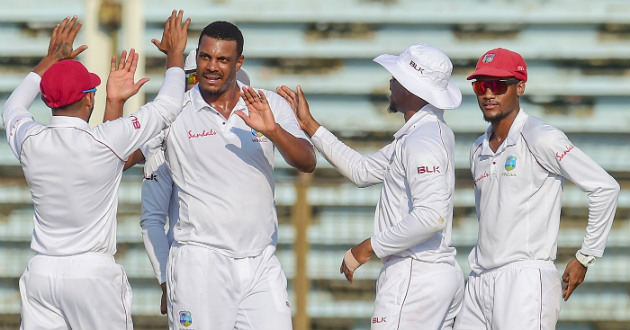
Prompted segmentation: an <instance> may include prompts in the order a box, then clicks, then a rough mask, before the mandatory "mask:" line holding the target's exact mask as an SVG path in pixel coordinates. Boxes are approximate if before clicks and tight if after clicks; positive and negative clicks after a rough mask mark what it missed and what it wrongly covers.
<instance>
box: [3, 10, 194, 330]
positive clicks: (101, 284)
mask: <svg viewBox="0 0 630 330" xmlns="http://www.w3.org/2000/svg"><path fill="white" fill-rule="evenodd" d="M182 15H183V12H181V11H180V12H179V13H177V12H175V11H174V12H173V14H172V15H171V17H170V18H169V19H168V20H167V22H166V24H165V28H164V34H163V36H162V40H161V41H160V40H153V43H154V44H155V45H156V46H157V47H158V49H160V50H161V51H162V52H164V53H166V55H167V70H166V74H165V80H164V83H163V85H162V87H161V88H160V91H159V93H158V96H157V97H156V99H155V100H154V101H153V102H151V103H148V104H146V105H144V106H143V107H142V108H141V109H140V110H139V111H137V112H136V113H134V114H133V115H131V116H129V117H125V118H120V119H118V120H114V121H108V122H106V123H104V124H101V125H98V126H96V127H94V128H90V126H89V125H88V120H89V118H90V116H91V114H92V110H93V109H94V100H95V99H94V95H95V92H96V88H97V86H99V85H100V82H101V80H100V78H99V77H98V76H97V75H96V74H93V73H90V72H88V70H87V69H86V68H85V67H84V66H83V65H82V64H81V63H80V62H78V61H76V60H74V58H75V57H76V56H77V55H79V54H80V53H81V52H83V51H84V50H85V49H86V48H87V46H85V45H83V46H80V47H79V48H77V49H74V48H73V41H74V39H75V37H76V35H77V33H78V32H79V29H80V28H81V23H78V22H77V17H76V16H75V17H73V18H72V19H69V18H66V19H64V20H63V21H62V22H61V24H59V25H57V26H56V27H55V28H54V30H53V33H52V37H51V41H50V45H49V48H48V55H47V56H46V57H44V59H43V60H42V61H41V62H40V63H39V64H38V65H37V66H36V67H35V69H34V70H33V72H31V73H30V74H29V75H28V76H27V77H26V78H25V79H24V80H23V81H22V83H21V84H20V85H19V86H18V87H17V88H16V90H15V91H14V92H13V93H12V94H11V96H10V97H9V99H8V100H7V102H6V104H5V106H4V108H3V112H2V119H3V121H4V126H5V127H6V128H7V130H6V132H7V140H8V142H9V145H10V147H11V150H12V151H13V153H14V154H15V156H16V157H17V158H18V159H19V161H20V164H21V165H22V169H23V171H24V176H25V178H26V181H27V183H28V185H29V188H30V191H31V196H32V199H33V205H34V211H35V215H34V219H33V224H34V229H33V238H32V240H31V248H32V249H33V250H34V251H35V252H36V255H35V256H34V257H33V258H32V259H31V260H30V261H29V263H28V266H27V268H26V270H25V271H24V273H23V275H22V277H21V278H20V293H21V298H22V302H21V313H22V322H21V329H25V330H28V329H133V325H132V320H131V315H130V308H131V289H130V286H129V283H128V281H127V276H126V274H125V272H124V270H123V269H122V267H121V266H120V265H118V264H116V263H115V261H114V253H115V252H116V211H117V204H118V198H117V193H118V187H119V185H120V180H121V176H122V171H123V165H124V162H125V160H126V158H127V157H128V156H129V155H130V154H131V153H132V152H133V151H134V150H136V149H137V148H138V147H139V146H140V145H142V144H143V143H145V142H146V141H148V140H149V139H150V138H152V137H153V136H155V135H156V134H158V133H159V132H160V131H161V130H162V129H163V128H165V127H166V126H167V125H168V124H169V123H171V122H172V121H173V120H174V119H175V117H176V116H177V115H178V113H179V112H180V111H181V102H182V94H183V89H184V71H183V70H182V67H183V55H182V52H183V50H184V48H185V46H186V37H187V28H188V25H189V24H190V20H187V21H186V22H185V23H184V24H182ZM125 54H126V52H123V56H122V58H121V63H120V65H119V66H118V68H116V59H115V58H113V59H112V68H111V69H112V72H111V73H110V76H109V80H108V83H107V91H108V98H110V99H113V102H112V104H110V103H108V107H109V106H110V105H111V106H114V107H116V106H120V107H121V106H122V104H123V103H124V102H125V101H126V100H127V99H128V98H129V97H131V96H132V95H134V94H136V93H137V92H138V90H139V89H140V87H141V86H142V84H144V83H145V82H146V81H147V80H148V79H142V80H141V81H139V82H137V83H134V73H135V69H136V67H137V62H138V55H137V54H135V52H133V51H132V52H130V55H129V57H128V58H125V57H126V56H125ZM40 90H41V95H42V99H43V101H44V102H45V103H46V105H47V106H49V107H50V108H51V109H52V118H51V119H50V122H49V124H48V125H46V126H45V125H42V124H39V123H37V122H35V121H34V119H33V116H32V115H31V114H30V113H29V112H28V109H29V107H30V106H31V104H32V103H33V101H34V100H35V97H36V96H37V94H38V93H39V91H40ZM109 110H112V109H107V110H106V112H107V111H109Z"/></svg>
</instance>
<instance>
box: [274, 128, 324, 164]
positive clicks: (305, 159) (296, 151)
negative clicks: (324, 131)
mask: <svg viewBox="0 0 630 330" xmlns="http://www.w3.org/2000/svg"><path fill="white" fill-rule="evenodd" d="M267 138H268V139H269V140H271V142H273V144H274V145H275V146H276V148H278V151H279V152H280V154H281V155H282V157H283V158H284V160H285V161H286V162H287V163H288V164H289V165H291V166H293V167H295V168H296V169H298V170H299V171H302V172H306V173H311V172H313V170H315V165H316V162H317V161H316V158H315V150H314V149H313V146H312V145H311V144H310V143H309V142H308V141H306V140H304V139H300V138H297V137H295V136H293V135H291V134H290V133H289V132H287V131H286V130H284V129H283V128H282V127H281V126H280V125H278V124H276V129H275V130H274V131H273V132H272V133H271V134H269V135H268V136H267Z"/></svg>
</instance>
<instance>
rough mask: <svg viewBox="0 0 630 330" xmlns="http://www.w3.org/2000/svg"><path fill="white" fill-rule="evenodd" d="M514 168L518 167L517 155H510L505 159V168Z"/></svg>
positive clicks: (509, 169)
mask: <svg viewBox="0 0 630 330" xmlns="http://www.w3.org/2000/svg"><path fill="white" fill-rule="evenodd" d="M514 168H516V157H514V156H508V158H507V159H506V160H505V169H506V170H508V171H511V170H513V169H514Z"/></svg>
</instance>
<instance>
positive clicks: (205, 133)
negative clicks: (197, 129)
mask: <svg viewBox="0 0 630 330" xmlns="http://www.w3.org/2000/svg"><path fill="white" fill-rule="evenodd" d="M212 135H217V132H215V131H214V130H213V129H210V131H209V132H208V131H206V130H205V129H204V130H203V131H201V133H193V131H192V130H189V131H188V139H189V140H190V139H197V138H202V137H205V136H212Z"/></svg>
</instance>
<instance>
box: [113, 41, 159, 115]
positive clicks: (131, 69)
mask: <svg viewBox="0 0 630 330" xmlns="http://www.w3.org/2000/svg"><path fill="white" fill-rule="evenodd" d="M138 57H139V56H138V53H136V50H135V49H133V48H132V49H131V51H130V52H129V56H128V57H127V51H126V50H123V51H122V53H121V54H120V63H119V64H118V68H116V56H112V61H111V67H110V70H109V77H108V78H107V103H106V105H105V114H104V116H103V122H106V121H109V120H114V119H117V118H120V117H122V115H123V105H124V104H125V102H126V101H127V100H128V99H129V98H130V97H132V96H133V95H136V94H137V93H138V91H139V90H140V88H141V87H142V86H143V85H144V84H146V83H147V82H148V81H149V78H142V79H140V80H139V81H138V82H136V83H134V75H135V73H136V68H137V67H138Z"/></svg>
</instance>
